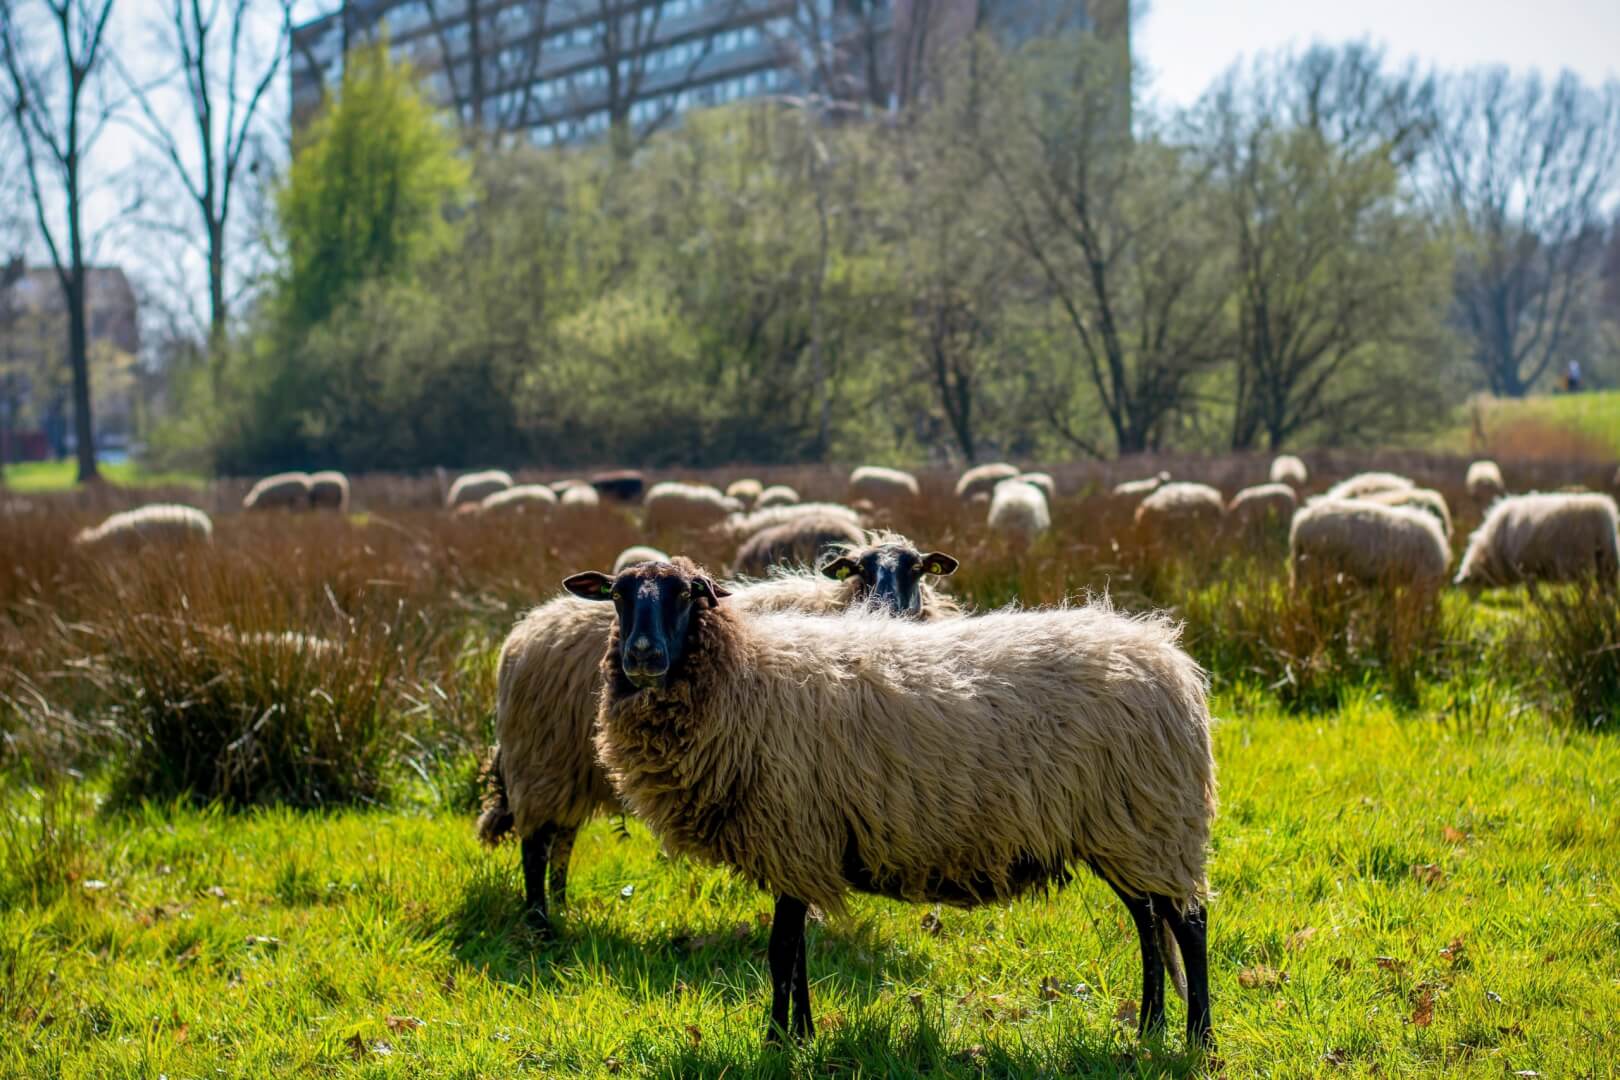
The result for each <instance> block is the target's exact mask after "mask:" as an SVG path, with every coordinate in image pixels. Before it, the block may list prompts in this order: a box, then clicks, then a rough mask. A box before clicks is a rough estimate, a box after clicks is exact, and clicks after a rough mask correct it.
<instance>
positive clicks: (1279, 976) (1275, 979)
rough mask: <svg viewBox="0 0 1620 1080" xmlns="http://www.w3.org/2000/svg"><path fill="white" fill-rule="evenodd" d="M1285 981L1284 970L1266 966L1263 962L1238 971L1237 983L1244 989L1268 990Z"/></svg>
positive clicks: (1286, 979)
mask: <svg viewBox="0 0 1620 1080" xmlns="http://www.w3.org/2000/svg"><path fill="white" fill-rule="evenodd" d="M1287 981H1288V975H1287V973H1286V972H1281V971H1278V970H1277V969H1276V968H1270V967H1267V966H1266V965H1265V964H1256V965H1255V966H1254V967H1252V968H1244V969H1243V970H1242V971H1240V972H1238V985H1239V986H1241V987H1243V989H1245V990H1269V989H1270V988H1271V987H1273V986H1277V985H1279V984H1281V983H1285V982H1287Z"/></svg>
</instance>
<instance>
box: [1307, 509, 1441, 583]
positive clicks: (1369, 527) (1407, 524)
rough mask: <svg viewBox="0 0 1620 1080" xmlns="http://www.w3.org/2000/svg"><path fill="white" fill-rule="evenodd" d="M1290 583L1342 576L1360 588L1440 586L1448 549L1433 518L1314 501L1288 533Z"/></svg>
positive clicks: (1404, 511)
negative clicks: (1418, 585)
mask: <svg viewBox="0 0 1620 1080" xmlns="http://www.w3.org/2000/svg"><path fill="white" fill-rule="evenodd" d="M1288 547H1289V567H1290V573H1291V575H1292V580H1293V582H1294V583H1295V584H1296V585H1297V584H1299V583H1301V582H1304V581H1315V580H1321V579H1323V578H1325V577H1327V576H1330V575H1333V574H1343V575H1344V576H1345V577H1347V578H1350V579H1351V580H1353V581H1357V582H1360V583H1361V584H1363V585H1378V584H1387V585H1408V584H1433V583H1437V582H1441V581H1444V580H1445V576H1446V567H1447V566H1448V565H1450V563H1451V546H1450V545H1449V544H1447V543H1446V536H1445V533H1443V532H1442V531H1441V529H1440V522H1439V521H1438V520H1436V519H1435V516H1434V515H1433V514H1431V513H1428V512H1427V511H1424V510H1418V509H1414V508H1412V507H1409V506H1384V505H1382V504H1380V503H1375V502H1369V501H1367V500H1365V499H1328V498H1321V499H1314V500H1312V501H1311V502H1310V503H1308V504H1307V505H1306V506H1304V507H1303V508H1301V509H1300V511H1299V512H1298V513H1296V514H1295V515H1294V521H1293V525H1292V526H1291V527H1290V529H1289V533H1288Z"/></svg>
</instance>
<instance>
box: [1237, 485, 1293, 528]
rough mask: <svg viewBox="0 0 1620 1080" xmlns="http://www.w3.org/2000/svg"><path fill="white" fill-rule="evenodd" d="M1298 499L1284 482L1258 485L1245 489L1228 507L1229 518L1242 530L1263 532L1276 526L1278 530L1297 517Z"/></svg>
mask: <svg viewBox="0 0 1620 1080" xmlns="http://www.w3.org/2000/svg"><path fill="white" fill-rule="evenodd" d="M1298 505H1299V497H1298V496H1297V495H1295V494H1294V489H1293V488H1291V487H1289V486H1288V485H1287V484H1285V483H1280V482H1278V483H1270V484H1256V485H1255V486H1254V487H1246V488H1244V489H1243V490H1242V491H1240V492H1238V493H1237V494H1236V495H1234V496H1232V501H1231V502H1230V503H1228V504H1227V505H1226V517H1227V520H1228V522H1230V523H1231V524H1232V525H1233V526H1234V527H1236V528H1237V529H1240V530H1264V529H1266V528H1269V527H1272V526H1275V527H1276V528H1278V529H1279V530H1280V529H1282V528H1283V527H1284V526H1286V525H1287V524H1288V523H1289V521H1290V520H1291V519H1292V518H1293V516H1294V509H1295V508H1296V507H1297V506H1298Z"/></svg>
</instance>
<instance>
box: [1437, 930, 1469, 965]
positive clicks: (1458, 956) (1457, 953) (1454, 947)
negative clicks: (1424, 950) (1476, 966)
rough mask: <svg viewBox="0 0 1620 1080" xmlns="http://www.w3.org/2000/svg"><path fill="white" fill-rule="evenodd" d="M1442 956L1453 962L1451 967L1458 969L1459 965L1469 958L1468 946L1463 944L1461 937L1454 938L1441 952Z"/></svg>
mask: <svg viewBox="0 0 1620 1080" xmlns="http://www.w3.org/2000/svg"><path fill="white" fill-rule="evenodd" d="M1440 955H1441V956H1443V957H1444V958H1445V959H1447V960H1449V961H1451V966H1452V967H1456V966H1457V965H1458V964H1460V963H1462V962H1463V961H1464V960H1465V959H1467V957H1468V946H1467V945H1465V944H1464V943H1463V939H1462V938H1460V937H1456V938H1452V939H1451V944H1450V945H1447V946H1445V947H1444V948H1442V949H1441V950H1440Z"/></svg>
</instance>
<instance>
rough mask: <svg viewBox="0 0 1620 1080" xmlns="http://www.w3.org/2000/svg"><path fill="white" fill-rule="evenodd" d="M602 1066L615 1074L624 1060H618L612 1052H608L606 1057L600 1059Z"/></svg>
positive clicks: (622, 1065)
mask: <svg viewBox="0 0 1620 1080" xmlns="http://www.w3.org/2000/svg"><path fill="white" fill-rule="evenodd" d="M602 1068H604V1069H606V1070H607V1071H608V1072H610V1073H613V1074H614V1075H615V1076H616V1075H618V1072H619V1070H620V1069H622V1068H624V1062H622V1061H620V1060H619V1059H618V1058H616V1057H614V1056H613V1055H612V1054H609V1055H608V1056H607V1057H605V1058H603V1059H602Z"/></svg>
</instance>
